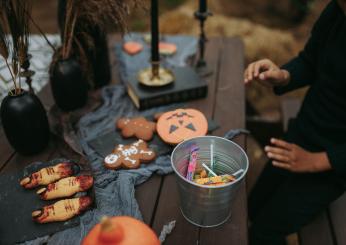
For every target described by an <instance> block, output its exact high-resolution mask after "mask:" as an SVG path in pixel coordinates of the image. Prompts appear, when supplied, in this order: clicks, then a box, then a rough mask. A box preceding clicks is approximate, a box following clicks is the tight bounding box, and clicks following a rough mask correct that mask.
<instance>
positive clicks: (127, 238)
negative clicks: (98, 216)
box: [82, 216, 160, 245]
mask: <svg viewBox="0 0 346 245" xmlns="http://www.w3.org/2000/svg"><path fill="white" fill-rule="evenodd" d="M82 245H160V241H159V239H158V238H157V236H156V235H155V233H154V232H153V231H152V230H151V229H150V228H149V226H147V225H146V224H144V223H143V222H141V221H139V220H136V219H134V218H132V217H128V216H118V217H112V218H108V217H105V218H103V219H102V220H101V223H100V224H97V225H96V226H94V228H93V229H92V230H91V231H90V232H89V234H88V235H87V236H86V237H85V238H84V239H83V242H82Z"/></svg>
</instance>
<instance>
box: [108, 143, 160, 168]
mask: <svg viewBox="0 0 346 245" xmlns="http://www.w3.org/2000/svg"><path fill="white" fill-rule="evenodd" d="M155 157H156V154H155V152H154V151H152V150H150V149H149V148H148V145H147V143H145V142H144V141H143V140H138V141H136V142H134V143H132V144H131V145H121V144H120V145H118V146H117V147H116V148H115V150H114V151H113V152H112V153H111V154H109V155H108V156H106V157H105V159H104V164H105V166H106V168H109V169H119V168H128V169H133V168H139V166H140V164H141V163H145V162H150V161H152V160H154V159H155Z"/></svg>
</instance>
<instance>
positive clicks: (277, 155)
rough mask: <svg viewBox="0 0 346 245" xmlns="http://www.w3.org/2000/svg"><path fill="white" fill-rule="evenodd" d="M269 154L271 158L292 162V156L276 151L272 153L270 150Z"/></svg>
mask: <svg viewBox="0 0 346 245" xmlns="http://www.w3.org/2000/svg"><path fill="white" fill-rule="evenodd" d="M267 156H268V157H269V158H270V159H274V160H277V161H280V162H284V163H290V158H289V157H288V156H286V155H281V154H276V153H272V152H268V153H267Z"/></svg>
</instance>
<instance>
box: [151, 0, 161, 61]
mask: <svg viewBox="0 0 346 245" xmlns="http://www.w3.org/2000/svg"><path fill="white" fill-rule="evenodd" d="M151 61H153V62H159V61H160V56H159V6H158V0H151Z"/></svg>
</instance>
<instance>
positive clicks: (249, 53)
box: [160, 1, 297, 64]
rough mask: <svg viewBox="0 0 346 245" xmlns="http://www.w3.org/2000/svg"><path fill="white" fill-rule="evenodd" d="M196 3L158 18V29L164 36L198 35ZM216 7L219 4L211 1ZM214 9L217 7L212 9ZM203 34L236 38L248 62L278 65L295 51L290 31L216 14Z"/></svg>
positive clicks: (294, 43) (183, 6) (187, 4)
mask: <svg viewBox="0 0 346 245" xmlns="http://www.w3.org/2000/svg"><path fill="white" fill-rule="evenodd" d="M195 2H196V1H192V2H191V1H189V2H187V3H186V4H184V5H182V6H180V7H179V8H177V9H176V10H174V11H171V12H168V13H165V14H164V15H162V16H161V17H160V25H161V30H162V31H163V32H164V33H167V34H181V33H185V34H190V35H196V36H197V35H198V34H199V26H198V22H197V21H196V20H195V19H194V17H193V14H194V11H195V9H197V6H196V4H195ZM212 2H213V3H214V5H217V2H218V1H212ZM215 8H220V7H219V6H215ZM206 32H207V35H208V36H209V37H211V36H236V37H240V38H242V39H243V41H244V44H245V57H246V61H248V62H251V61H254V60H257V59H261V58H270V59H272V60H273V61H275V62H277V63H278V64H283V63H285V62H286V61H287V60H289V59H290V58H292V57H293V56H294V54H295V53H296V52H297V45H296V42H295V39H294V37H293V35H292V34H291V33H290V32H287V31H283V30H278V29H272V28H268V27H265V26H263V25H260V24H256V23H253V22H251V21H249V20H247V19H243V18H235V17H226V16H223V15H218V14H215V15H214V16H213V17H211V18H209V19H208V21H207V23H206Z"/></svg>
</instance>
